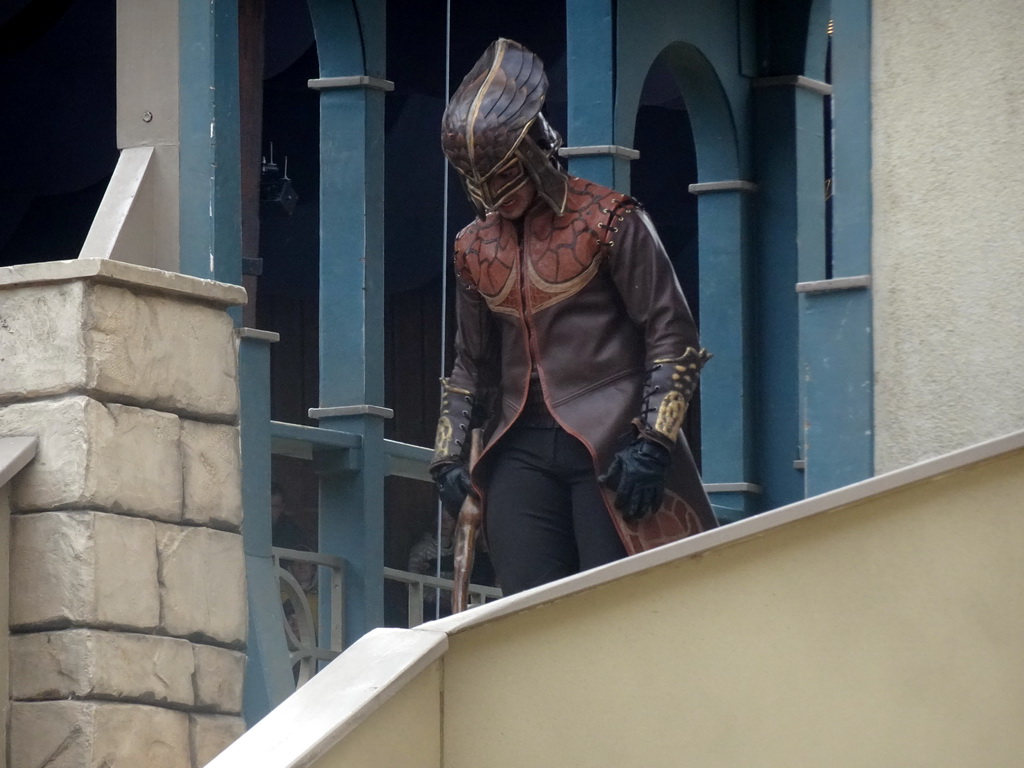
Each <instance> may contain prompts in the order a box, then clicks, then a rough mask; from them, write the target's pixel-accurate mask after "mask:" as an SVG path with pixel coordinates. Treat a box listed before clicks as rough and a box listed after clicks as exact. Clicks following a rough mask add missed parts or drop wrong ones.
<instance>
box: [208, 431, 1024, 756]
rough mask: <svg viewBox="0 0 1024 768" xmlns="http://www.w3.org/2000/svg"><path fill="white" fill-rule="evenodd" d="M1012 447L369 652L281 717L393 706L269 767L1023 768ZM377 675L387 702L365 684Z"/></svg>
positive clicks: (1022, 530) (266, 739) (1023, 492)
mask: <svg viewBox="0 0 1024 768" xmlns="http://www.w3.org/2000/svg"><path fill="white" fill-rule="evenodd" d="M1013 445H1014V447H1013V448H1008V449H1007V451H1008V452H1006V453H1002V454H996V455H995V457H994V458H987V459H983V460H980V461H976V462H975V463H973V464H968V465H967V466H962V465H961V466H959V467H955V465H949V466H948V467H947V468H945V469H943V470H941V471H939V470H936V471H935V472H934V473H932V474H928V475H919V476H918V479H916V480H908V481H906V483H905V484H903V485H889V486H885V488H887V489H888V490H879V491H878V492H877V493H876V494H875V495H872V496H867V497H864V496H862V497H860V500H857V501H847V502H845V505H844V506H837V507H834V508H832V509H827V508H826V511H822V512H818V513H815V514H813V515H810V516H806V517H796V518H789V519H788V522H783V523H780V524H779V525H777V526H773V527H769V528H767V529H763V530H762V531H761V532H760V533H759V534H757V535H749V536H747V537H746V538H737V539H734V540H726V541H723V542H722V543H721V544H719V545H717V546H715V547H712V548H709V549H702V550H697V552H696V553H694V554H691V555H688V556H682V557H680V558H676V559H666V560H663V561H661V563H660V564H653V565H652V566H650V567H647V568H644V569H639V570H632V571H629V572H627V573H629V575H626V576H623V577H620V578H618V579H613V580H596V581H595V582H593V585H592V586H591V587H590V588H589V589H577V590H571V591H567V592H562V593H561V594H562V595H563V596H562V597H561V598H560V599H556V600H554V601H548V602H530V604H529V605H527V598H530V594H529V593H527V594H524V595H521V596H518V597H513V598H510V600H511V601H513V602H514V601H517V600H518V601H519V602H520V603H522V605H521V606H520V607H519V609H518V610H515V611H511V612H499V611H498V610H497V609H498V608H499V607H500V603H495V604H494V605H492V606H490V608H491V609H493V610H491V611H490V615H489V617H488V618H485V619H482V620H480V621H461V619H463V618H465V619H469V618H471V614H467V615H466V616H465V617H453V619H458V620H455V621H453V620H447V619H443V620H441V621H439V622H433V623H431V624H428V625H424V628H418V629H414V630H405V631H404V632H405V633H407V635H402V636H397V635H394V636H393V635H386V636H381V637H379V638H377V642H370V641H367V642H365V643H363V644H362V645H360V644H356V646H354V647H353V649H352V651H357V650H358V654H356V656H352V655H351V652H350V653H349V654H343V655H342V657H341V658H340V659H338V660H337V661H336V662H334V664H332V665H331V666H330V667H328V669H327V670H325V671H324V672H323V673H321V675H320V676H318V677H317V678H314V681H313V682H312V683H311V684H310V686H314V685H317V684H318V682H319V684H320V689H319V691H318V692H317V693H316V695H313V694H314V692H313V691H312V690H310V691H309V694H310V695H309V696H308V697H307V698H306V700H305V701H299V700H300V699H303V697H304V696H305V695H306V692H307V689H306V688H303V689H300V691H298V692H297V693H296V694H295V696H294V697H293V698H294V699H295V700H296V705H295V706H293V707H291V715H290V717H292V718H295V717H306V716H308V715H303V713H310V712H316V713H320V712H323V704H324V702H325V701H326V698H325V697H326V696H327V695H328V694H330V695H333V691H334V690H335V689H336V688H337V687H338V686H339V685H343V684H345V681H349V682H348V684H349V685H351V686H354V687H355V688H358V689H359V690H361V691H363V693H365V694H366V695H372V692H373V691H374V690H375V689H378V688H379V689H380V690H384V691H386V692H387V695H388V696H391V698H389V699H387V701H385V702H384V703H383V704H382V705H381V706H380V707H379V708H377V709H374V710H373V711H372V713H371V714H370V715H369V716H368V717H367V718H366V719H365V720H362V721H361V722H360V720H359V718H361V717H363V716H365V715H361V714H360V713H361V712H365V711H366V710H365V707H366V704H367V702H366V701H363V700H362V699H363V698H365V696H364V697H362V698H360V701H359V702H354V703H353V702H350V708H349V710H348V711H345V710H344V708H343V707H339V706H337V705H336V711H337V720H336V722H335V723H334V724H333V725H329V724H328V723H326V722H325V723H323V724H322V725H323V726H324V727H323V728H321V729H320V735H319V736H318V739H320V740H321V741H322V742H324V743H326V742H329V741H331V740H332V739H334V737H333V736H331V734H330V731H332V730H337V731H338V732H339V736H338V738H340V739H341V740H340V741H334V742H333V746H332V747H328V748H327V751H326V752H325V753H323V755H322V756H321V757H319V758H315V759H313V760H312V761H307V760H305V759H291V760H280V759H276V760H275V759H272V760H267V761H264V763H263V764H265V765H266V766H267V768H274V767H275V766H280V768H284V766H286V765H287V766H290V767H291V768H300V766H316V768H333V766H342V765H344V766H346V768H351V767H352V766H356V767H357V768H358V766H364V765H365V766H380V765H401V766H404V767H405V768H441V767H443V768H478V766H487V767H488V768H522V767H523V766H562V767H564V768H605V767H606V766H610V765H623V766H645V768H662V767H663V768H678V766H680V765H695V766H701V767H702V768H736V766H758V768H776V767H777V768H792V766H829V767H830V768H862V767H863V766H921V767H922V768H923V767H924V766H927V767H928V768H962V767H963V766H986V768H1001V767H1005V768H1010V767H1011V766H1013V767H1014V768H1015V767H1016V766H1018V765H1019V764H1020V755H1021V754H1024V730H1022V729H1021V728H1020V723H1021V722H1024V698H1022V696H1021V691H1024V656H1022V654H1021V653H1020V648H1021V646H1022V644H1024V611H1022V610H1021V608H1020V594H1021V591H1022V588H1024V559H1022V558H1021V557H1020V552H1021V548H1022V544H1024V516H1022V515H1021V514H1020V501H1019V500H1020V499H1021V498H1022V497H1024V447H1022V444H1021V441H1020V440H1017V441H1016V442H1015V443H1013ZM954 467H955V468H954ZM921 477H924V478H925V479H920V478H921ZM868 482H869V483H876V481H875V480H872V481H868ZM847 498H850V497H849V495H848V496H847ZM802 503H803V504H809V503H810V502H802ZM836 503H837V504H843V502H842V501H838V500H837V501H836ZM797 506H799V505H797ZM782 513H783V511H781V510H780V512H779V513H778V514H782ZM770 514H776V513H770ZM741 525H742V524H741ZM725 532H726V531H725V530H724V529H723V531H722V532H721V533H723V534H724V533H725ZM650 554H651V555H652V556H653V555H655V554H656V553H650ZM625 564H628V563H625ZM622 565H624V564H615V565H613V566H610V567H611V568H618V567H620V566H622ZM595 573H596V572H595ZM584 577H585V575H582V576H581V577H577V578H578V579H582V578H584ZM595 578H596V577H595ZM555 589H557V584H556V585H549V587H545V588H544V590H555ZM542 591H543V590H541V591H539V592H538V593H537V595H536V596H537V597H539V596H540V595H541V592H542ZM520 598H523V599H522V600H520ZM481 610H482V611H485V612H486V611H487V610H488V609H481ZM485 615H486V614H485ZM389 632H391V633H395V632H398V631H396V630H389ZM434 636H436V637H434ZM403 638H408V639H409V641H410V642H409V643H405V644H404V645H403V644H401V643H397V640H402V639H403ZM417 638H418V639H417ZM441 638H444V640H442V639H441ZM445 640H446V642H445ZM361 642H362V641H361ZM439 643H440V645H439ZM417 648H419V651H417V650H416V649H417ZM414 652H418V653H421V654H425V653H428V652H429V653H431V654H433V653H438V652H440V653H443V655H441V656H440V659H438V658H437V656H433V657H432V660H431V661H429V662H428V663H426V664H424V665H423V666H422V667H421V669H422V671H421V672H419V673H416V674H413V675H410V676H409V677H408V678H407V679H408V682H404V683H403V684H401V685H400V686H399V687H398V689H397V690H395V688H394V687H393V686H392V685H391V683H390V682H389V681H391V680H395V679H397V677H396V675H399V672H397V671H392V672H388V674H387V675H384V672H385V671H386V670H389V669H390V666H388V665H386V664H383V660H384V659H385V657H388V658H393V665H395V666H396V667H402V668H408V669H412V666H414V665H412V660H411V657H410V653H414ZM378 662H380V663H381V665H382V666H381V667H380V669H379V670H378V672H377V675H378V677H379V678H380V680H379V681H378V683H377V684H370V680H369V679H367V680H362V679H361V678H359V676H358V675H356V676H355V677H353V674H354V673H355V672H357V671H358V670H357V668H356V667H358V666H362V665H366V664H370V665H373V664H376V663H378ZM385 677H386V678H387V679H385ZM332 678H334V679H333V680H331V679H332ZM375 679H376V678H375ZM328 680H331V682H330V683H329V684H328ZM307 688H309V686H307ZM290 701H292V700H291V699H289V702H290ZM289 702H285V704H284V705H282V708H281V713H280V714H283V710H284V709H285V708H287V707H289ZM278 714H279V713H278V712H277V711H275V713H272V714H271V716H270V718H277V721H276V722H275V723H274V724H273V727H270V726H269V725H268V726H267V727H264V724H263V723H261V724H259V725H257V726H256V727H255V728H254V729H253V730H252V731H250V732H249V734H247V735H246V736H245V737H243V739H241V740H240V741H239V742H238V743H237V744H236V745H235V747H233V748H232V749H231V750H228V751H227V752H225V753H224V755H222V758H221V759H220V760H218V761H217V762H216V763H215V765H217V766H218V768H235V767H236V766H237V767H238V768H242V766H248V765H251V764H253V761H252V754H255V750H257V749H259V748H260V745H261V744H263V745H266V746H267V747H271V746H272V745H273V743H274V742H275V740H279V739H280V738H281V733H282V732H283V731H284V730H287V729H288V723H289V722H290V721H289V720H288V719H287V718H283V717H278ZM270 718H268V721H269V719H270ZM347 718H356V719H355V721H354V722H346V719H347ZM296 730H301V728H297V729H296ZM292 732H293V733H294V731H292ZM247 742H249V743H248V744H247ZM293 746H294V747H295V749H294V750H293V751H294V752H295V753H296V754H299V753H301V752H303V751H304V750H306V749H307V748H308V747H310V746H312V745H308V744H307V745H303V744H295V745H293ZM236 747H237V749H236ZM246 749H248V751H246ZM232 750H234V751H232ZM269 753H270V750H269V749H268V754H269Z"/></svg>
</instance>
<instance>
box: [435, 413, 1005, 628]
mask: <svg viewBox="0 0 1024 768" xmlns="http://www.w3.org/2000/svg"><path fill="white" fill-rule="evenodd" d="M1021 449H1024V430H1022V431H1020V432H1014V433H1013V434H1010V435H1006V436H1004V437H999V438H996V439H994V440H989V441H987V442H984V443H979V444H977V445H972V446H970V447H968V448H964V449H962V450H959V451H954V452H953V453H947V454H945V455H943V456H939V457H937V458H934V459H927V460H925V461H922V462H919V463H917V464H913V465H911V466H909V467H903V468H902V469H896V470H893V471H892V472H887V473H885V474H884V475H878V476H877V477H871V478H868V479H867V480H862V481H861V482H859V483H854V484H852V485H848V486H845V487H843V488H838V489H836V490H834V491H829V492H828V493H823V494H821V495H819V496H812V497H811V498H809V499H804V500H802V501H798V502H795V503H793V504H789V505H787V506H785V507H779V508H778V509H775V510H772V511H770V512H764V513H762V514H760V515H755V516H754V517H750V518H747V519H746V520H740V521H738V522H735V523H731V524H729V525H723V526H722V527H721V528H715V529H713V530H710V531H706V532H704V533H699V534H697V535H696V536H690V537H689V538H686V539H682V540H681V541H677V542H674V543H672V544H665V545H664V546H661V547H658V548H657V549H652V550H650V551H648V552H642V553H641V554H638V555H634V556H632V557H627V558H625V559H624V560H617V561H616V562H614V563H609V564H608V565H603V566H600V567H599V568H594V569H592V570H589V571H584V572H583V573H578V574H575V575H573V576H567V577H566V578H564V579H560V580H558V581H554V582H551V583H550V584H544V585H542V586H539V587H534V588H533V589H530V590H527V591H525V592H520V593H519V594H516V595H511V596H509V597H505V598H502V599H501V600H496V601H495V602H493V603H487V604H486V605H482V606H479V607H477V608H473V609H472V610H469V611H466V612H464V613H458V614H455V615H454V616H448V617H446V618H443V619H438V620H437V621H431V622H428V623H426V624H422V625H421V627H422V628H423V629H428V630H431V631H437V632H444V633H445V634H448V635H453V634H455V633H457V632H463V631H465V630H467V629H471V628H472V627H476V626H479V625H480V624H484V623H486V622H488V621H493V620H495V619H498V618H501V617H503V616H508V615H510V614H513V613H518V612H520V611H525V610H529V609H530V608H536V607H537V606H539V605H544V604H545V603H550V602H552V601H553V600H559V599H561V598H563V597H566V596H568V595H572V594H576V593H577V592H582V591H584V590H587V589H592V588H593V587H596V586H599V585H601V584H607V583H608V582H610V581H615V580H617V579H621V578H623V577H625V576H632V575H634V574H637V573H640V572H642V571H646V570H648V569H650V568H655V567H657V566H659V565H664V564H665V563H669V562H672V561H673V560H680V559H682V558H685V557H694V556H696V555H701V554H703V553H705V552H707V551H708V550H710V549H714V548H716V547H720V546H725V545H728V544H735V543H736V542H738V541H742V540H743V539H748V538H750V537H752V536H758V535H760V534H762V533H765V532H766V531H769V530H771V529H773V528H778V527H779V526H782V525H786V524H787V523H792V522H794V521H796V520H803V519H804V518H807V517H812V516H814V515H819V514H822V513H824V512H829V511H832V510H834V509H836V508H838V507H845V506H848V505H850V504H853V503H856V502H858V501H863V500H865V499H868V498H870V497H872V496H880V495H882V494H885V493H889V492H891V491H894V490H896V489H898V488H901V487H903V486H907V485H910V484H912V483H917V482H920V481H922V480H928V479H930V478H934V477H938V476H939V475H943V474H946V473H947V472H951V471H953V470H956V469H961V468H963V467H966V466H967V465H969V464H975V463H977V462H979V461H984V460H986V459H991V458H995V457H996V456H999V455H1001V454H1005V453H1010V452H1012V451H1017V450H1021Z"/></svg>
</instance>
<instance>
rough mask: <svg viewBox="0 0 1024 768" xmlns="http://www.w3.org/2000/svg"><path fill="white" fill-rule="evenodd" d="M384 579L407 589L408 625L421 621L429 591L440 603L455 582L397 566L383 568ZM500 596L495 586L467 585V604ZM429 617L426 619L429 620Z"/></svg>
mask: <svg viewBox="0 0 1024 768" xmlns="http://www.w3.org/2000/svg"><path fill="white" fill-rule="evenodd" d="M384 579H385V580H386V581H397V582H399V583H402V584H405V585H406V587H407V591H408V605H409V614H408V616H409V619H408V624H409V627H410V628H411V627H415V626H418V625H420V624H422V623H423V621H424V617H423V605H424V602H425V600H426V598H427V596H428V595H429V593H430V591H434V593H435V597H434V599H435V601H436V602H438V603H440V602H441V601H440V596H441V594H442V593H443V594H447V595H449V596H451V592H452V589H453V588H454V586H455V584H454V582H453V581H452V580H451V579H439V578H437V577H436V576H428V575H426V574H422V573H410V572H409V571H400V570H398V569H397V568H385V569H384ZM499 597H501V590H500V589H498V588H497V587H485V586H483V585H480V584H470V585H469V605H470V607H473V606H475V605H483V604H484V603H486V602H487V601H488V600H497V599H498V598H499ZM430 618H433V617H429V618H428V619H427V621H429V620H430Z"/></svg>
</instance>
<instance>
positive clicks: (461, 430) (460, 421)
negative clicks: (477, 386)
mask: <svg viewBox="0 0 1024 768" xmlns="http://www.w3.org/2000/svg"><path fill="white" fill-rule="evenodd" d="M472 414H473V393H472V392H470V391H469V390H468V389H461V388H460V387H454V386H452V384H451V382H450V381H449V380H448V379H441V415H440V417H439V418H438V420H437V434H436V435H435V437H434V458H433V460H432V461H431V463H430V466H431V468H434V467H437V466H440V465H442V464H450V463H453V462H461V461H463V455H464V454H463V451H464V449H465V445H466V442H467V438H468V436H469V430H470V422H471V421H472Z"/></svg>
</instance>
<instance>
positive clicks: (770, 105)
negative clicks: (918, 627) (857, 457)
mask: <svg viewBox="0 0 1024 768" xmlns="http://www.w3.org/2000/svg"><path fill="white" fill-rule="evenodd" d="M756 85H758V86H759V87H757V88H756V89H755V91H754V97H755V110H756V115H757V120H758V126H757V130H756V144H755V150H756V151H755V154H756V158H757V159H756V162H757V179H758V185H759V187H760V194H759V200H760V203H761V204H760V206H759V210H758V223H759V227H758V232H759V242H758V246H759V247H758V251H759V258H758V262H759V269H758V297H757V304H758V312H757V331H758V345H757V351H758V354H757V359H758V367H757V372H756V377H755V380H756V382H757V406H758V407H757V414H758V418H757V427H758V440H757V466H758V476H759V478H760V479H761V484H762V486H763V487H764V502H765V507H766V508H767V509H772V508H775V507H779V506H782V505H784V504H788V503H790V502H793V501H796V500H798V499H802V498H803V497H804V476H803V474H802V472H801V471H800V470H799V469H798V468H797V467H796V466H794V462H796V461H799V460H801V459H802V453H801V430H800V399H799V391H800V390H799V368H800V364H799V356H798V339H799V332H800V323H799V313H798V306H797V296H796V283H797V281H798V280H799V271H798V264H799V263H800V260H801V253H802V252H803V253H805V254H806V253H808V252H809V253H810V254H811V255H810V256H805V257H804V258H806V259H813V258H818V259H820V261H821V263H822V264H824V258H825V257H824V248H823V247H820V246H822V245H823V244H822V242H821V239H820V238H817V240H818V245H819V248H817V249H816V248H815V243H814V242H809V243H808V242H801V240H800V237H799V236H798V232H799V225H800V221H801V215H800V206H799V202H798V195H799V192H800V189H801V181H800V180H799V176H800V170H801V164H800V162H799V157H798V152H797V137H798V133H799V132H800V131H810V133H811V136H812V137H815V136H816V137H817V142H815V140H814V139H813V138H812V139H811V140H810V141H809V143H810V144H811V145H813V144H815V143H817V146H818V150H817V152H818V154H819V155H820V154H821V149H820V137H821V125H822V121H821V97H820V96H818V95H816V94H813V93H810V92H806V91H803V90H802V89H799V88H798V87H797V85H796V78H795V77H791V78H782V79H779V81H778V82H772V80H767V81H761V82H759V83H756ZM815 99H817V104H818V116H817V123H812V124H810V125H804V124H802V123H801V122H800V121H799V119H798V103H800V104H805V103H813V102H814V100H815ZM815 126H816V127H815ZM818 167H819V175H818V178H817V179H810V180H808V181H806V182H805V183H807V184H810V188H811V190H812V194H818V195H819V197H820V198H821V200H822V201H823V200H824V183H825V182H824V173H823V172H822V171H821V170H820V168H821V161H819V164H818ZM817 211H818V212H819V214H820V212H821V211H823V202H822V203H821V204H819V205H818V207H817ZM815 251H816V253H815Z"/></svg>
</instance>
